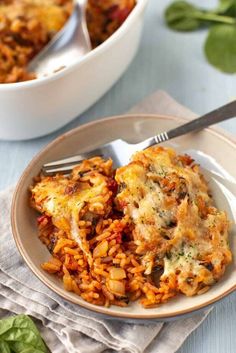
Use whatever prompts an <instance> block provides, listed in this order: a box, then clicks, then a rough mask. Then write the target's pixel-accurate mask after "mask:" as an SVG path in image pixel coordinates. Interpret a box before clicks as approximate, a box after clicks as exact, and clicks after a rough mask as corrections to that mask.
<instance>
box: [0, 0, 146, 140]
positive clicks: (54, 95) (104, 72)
mask: <svg viewBox="0 0 236 353" xmlns="http://www.w3.org/2000/svg"><path fill="white" fill-rule="evenodd" d="M147 2H148V0H138V3H137V5H136V7H135V8H134V9H133V11H132V12H131V14H130V15H129V17H128V18H127V20H126V21H125V22H124V24H123V25H122V26H121V27H120V28H119V29H118V30H117V31H116V32H115V33H114V34H113V35H112V36H111V37H110V38H109V39H108V40H106V41H105V42H104V43H103V44H101V45H100V46H99V47H97V48H96V49H94V50H92V51H91V52H90V53H88V54H87V55H85V56H84V58H83V59H82V60H81V61H80V62H78V63H75V64H74V65H72V66H70V67H68V68H66V69H64V70H63V71H61V72H58V73H54V74H53V75H51V76H50V77H47V78H40V79H36V80H32V81H26V82H19V83H9V84H0V107H1V109H0V139H4V140H23V139H30V138H35V137H39V136H43V135H46V134H48V133H50V132H52V131H55V130H57V129H59V128H60V127H62V126H63V125H65V124H67V123H68V122H70V121H71V120H73V119H74V118H75V117H77V116H78V115H80V114H81V113H82V112H84V111H85V110H86V109H87V108H89V107H90V106H91V105H92V104H93V103H95V102H96V101H97V100H98V99H99V98H100V97H102V95H103V94H104V93H105V92H107V91H108V90H109V88H110V87H111V86H112V85H113V84H114V83H115V82H116V81H117V80H118V79H119V77H120V76H121V75H122V74H123V73H124V71H125V70H126V69H127V67H128V65H129V64H130V62H131V61H132V59H133V58H134V56H135V54H136V51H137V49H138V45H139V41H140V35H141V30H142V24H143V19H144V10H145V7H146V5H147Z"/></svg>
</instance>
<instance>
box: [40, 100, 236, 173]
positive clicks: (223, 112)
mask: <svg viewBox="0 0 236 353" xmlns="http://www.w3.org/2000/svg"><path fill="white" fill-rule="evenodd" d="M235 116H236V101H233V102H231V103H228V104H226V105H224V106H222V107H220V108H218V109H216V110H213V111H212V112H210V113H207V114H205V115H203V116H201V117H200V118H197V119H194V120H191V121H189V122H187V123H186V124H183V125H180V126H178V127H176V128H174V129H172V130H169V131H164V132H161V133H160V134H158V135H156V136H153V137H150V138H148V139H147V140H144V141H142V142H140V143H136V144H130V143H128V142H126V141H124V140H121V139H118V140H114V141H111V142H109V143H107V144H105V145H103V146H99V147H98V148H97V149H94V150H91V151H88V152H85V153H82V154H79V155H76V156H72V157H68V158H64V159H60V160H57V161H53V162H50V163H46V164H44V165H43V167H42V172H43V173H44V175H52V174H55V173H63V174H68V173H70V171H71V170H72V168H73V167H74V166H75V165H76V164H79V163H80V162H81V161H82V160H84V159H88V158H91V157H94V156H102V157H103V158H105V159H106V158H112V160H113V162H114V165H115V166H116V167H119V166H122V165H125V164H127V163H128V162H129V159H130V157H131V155H132V154H133V153H134V152H136V151H139V150H143V149H146V148H148V147H151V146H153V145H156V144H159V143H161V142H166V141H168V140H170V139H172V138H174V137H179V136H182V135H185V134H187V133H189V132H193V131H197V130H200V129H203V128H206V127H208V126H210V125H213V124H216V123H219V122H221V121H224V120H227V119H231V118H233V117H235Z"/></svg>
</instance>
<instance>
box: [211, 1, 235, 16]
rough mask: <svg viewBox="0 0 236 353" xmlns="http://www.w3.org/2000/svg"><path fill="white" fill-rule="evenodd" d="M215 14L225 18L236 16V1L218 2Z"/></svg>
mask: <svg viewBox="0 0 236 353" xmlns="http://www.w3.org/2000/svg"><path fill="white" fill-rule="evenodd" d="M215 13H217V14H221V15H227V16H232V17H235V16H236V0H220V2H219V5H218V7H217V8H216V10H215Z"/></svg>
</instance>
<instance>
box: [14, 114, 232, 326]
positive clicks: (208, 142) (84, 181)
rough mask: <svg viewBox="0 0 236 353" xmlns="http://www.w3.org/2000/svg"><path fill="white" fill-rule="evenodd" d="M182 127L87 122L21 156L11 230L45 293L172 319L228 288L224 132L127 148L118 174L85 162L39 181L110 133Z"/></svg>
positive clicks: (170, 121)
mask: <svg viewBox="0 0 236 353" xmlns="http://www.w3.org/2000/svg"><path fill="white" fill-rule="evenodd" d="M182 122H183V120H182V119H179V118H175V117H163V116H156V115H127V116H118V117H111V118H107V119H103V120H99V121H95V122H92V123H89V124H86V125H83V126H80V127H79V128H76V129H74V130H72V131H70V132H68V133H66V134H64V135H62V136H60V137H59V138H57V139H56V140H55V141H53V142H52V143H50V144H49V145H48V146H47V147H46V148H44V150H43V151H42V152H40V153H39V154H38V155H37V156H36V157H35V158H34V159H33V160H32V162H31V163H30V164H29V166H28V167H27V168H26V170H25V171H24V173H23V175H22V176H21V178H20V180H19V182H18V185H17V187H16V190H15V194H14V197H13V202H12V213H11V217H12V230H13V236H14V239H15V242H16V245H17V247H18V250H19V252H20V254H21V255H22V257H23V259H24V260H25V262H26V264H27V265H28V266H29V268H30V269H31V270H32V271H33V273H34V274H35V275H36V276H37V277H38V278H39V279H40V280H41V281H42V282H43V283H44V284H45V285H47V286H48V287H49V288H50V289H51V290H53V291H54V292H56V293H57V294H59V295H60V296H61V297H63V298H64V299H65V300H68V301H70V302H73V303H75V304H77V305H80V306H82V307H84V308H86V309H89V310H92V311H93V312H95V313H99V314H103V315H107V317H111V318H114V317H115V318H118V319H127V320H173V319H176V318H178V317H181V316H186V315H192V314H193V313H196V312H198V311H199V310H204V309H205V308H206V307H208V306H210V305H212V304H213V303H215V302H217V301H219V300H220V299H222V298H224V297H225V296H226V295H227V294H229V293H231V292H232V291H234V290H235V289H236V264H235V259H234V256H232V255H233V254H234V253H235V251H236V242H235V237H234V236H233V235H234V234H235V232H236V228H235V221H236V220H235V204H236V203H235V196H234V195H235V194H236V188H235V185H236V182H235V179H236V174H235V169H234V167H233V164H232V160H233V159H234V154H235V149H236V145H235V141H234V140H233V139H232V138H231V137H230V136H224V135H223V134H222V132H221V131H217V130H215V129H212V128H210V129H206V130H204V131H201V132H200V133H198V134H195V135H192V136H183V137H181V139H176V140H175V141H174V143H173V144H172V143H168V144H166V143H165V144H163V146H160V147H154V148H153V149H148V150H145V151H140V152H137V153H136V154H135V155H134V157H133V159H132V161H131V163H129V164H128V165H127V166H122V167H119V168H118V169H115V168H114V166H113V165H112V160H110V159H107V160H104V159H102V158H101V157H99V156H94V157H93V158H91V159H88V160H84V161H83V162H82V163H81V164H79V165H77V166H75V167H74V168H73V170H72V171H71V173H70V175H68V176H63V175H59V174H58V175H54V176H43V175H42V174H41V168H42V165H43V164H45V163H47V162H50V161H53V160H57V159H61V158H64V157H68V156H70V155H75V154H78V153H83V152H84V151H88V150H91V149H93V148H96V147H97V146H99V145H102V144H104V143H106V142H108V141H109V140H110V141H111V140H113V139H116V138H118V137H121V136H122V138H123V139H124V140H126V141H129V142H133V143H136V142H138V141H141V140H144V139H145V138H147V137H150V136H152V134H153V131H155V130H156V129H157V130H158V129H159V130H160V131H161V130H162V131H166V130H169V129H170V128H173V126H176V125H178V124H181V123H182ZM144 127H145V128H144ZM78 141H79V142H78ZM88 141H90V142H88ZM92 141H96V142H92ZM216 144H217V146H219V149H215V148H214V146H215V145H216ZM225 155H227V158H225ZM199 165H200V166H199Z"/></svg>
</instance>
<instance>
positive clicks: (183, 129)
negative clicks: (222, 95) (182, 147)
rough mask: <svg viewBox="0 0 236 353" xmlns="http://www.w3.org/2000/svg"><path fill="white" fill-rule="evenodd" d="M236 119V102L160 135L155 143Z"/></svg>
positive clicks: (156, 137)
mask: <svg viewBox="0 0 236 353" xmlns="http://www.w3.org/2000/svg"><path fill="white" fill-rule="evenodd" d="M234 117H236V101H233V102H231V103H228V104H226V105H223V106H222V107H220V108H218V109H215V110H213V111H211V112H210V113H207V114H205V115H203V116H201V117H200V118H197V119H194V120H191V121H189V122H188V123H186V124H183V125H180V126H178V127H176V128H174V129H172V130H169V131H166V132H163V133H160V134H158V135H156V136H155V137H154V139H155V143H160V142H164V141H167V140H170V139H172V138H174V137H178V136H182V135H185V134H187V133H189V132H193V131H197V130H200V129H204V128H206V127H208V126H210V125H213V124H216V123H219V122H221V121H225V120H228V119H231V118H234Z"/></svg>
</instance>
